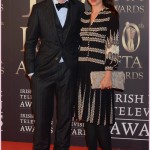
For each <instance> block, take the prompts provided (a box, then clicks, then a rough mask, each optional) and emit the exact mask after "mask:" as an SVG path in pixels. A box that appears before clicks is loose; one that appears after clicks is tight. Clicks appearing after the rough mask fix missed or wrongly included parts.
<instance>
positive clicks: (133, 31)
mask: <svg viewBox="0 0 150 150" xmlns="http://www.w3.org/2000/svg"><path fill="white" fill-rule="evenodd" d="M136 35H137V42H136ZM135 43H137V45H136V46H135ZM122 44H123V47H124V49H125V50H126V51H128V52H134V51H136V50H137V49H138V47H139V45H140V30H139V28H138V26H137V25H136V24H134V23H129V22H126V26H125V28H124V30H123V34H122Z"/></svg>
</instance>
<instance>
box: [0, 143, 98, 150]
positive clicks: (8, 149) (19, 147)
mask: <svg viewBox="0 0 150 150" xmlns="http://www.w3.org/2000/svg"><path fill="white" fill-rule="evenodd" d="M52 149H53V146H51V150H52ZM2 150H32V143H21V142H6V141H2ZM70 150H87V148H86V147H73V146H71V148H70ZM99 150H100V149H99Z"/></svg>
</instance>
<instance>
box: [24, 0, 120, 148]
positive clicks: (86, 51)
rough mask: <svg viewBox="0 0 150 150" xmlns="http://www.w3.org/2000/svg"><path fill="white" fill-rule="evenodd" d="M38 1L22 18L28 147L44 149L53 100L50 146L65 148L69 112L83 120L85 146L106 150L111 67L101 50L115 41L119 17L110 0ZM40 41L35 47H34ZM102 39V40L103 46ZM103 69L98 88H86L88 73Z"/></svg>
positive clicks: (110, 122) (110, 116) (111, 94)
mask: <svg viewBox="0 0 150 150" xmlns="http://www.w3.org/2000/svg"><path fill="white" fill-rule="evenodd" d="M88 2H89V4H90V5H91V7H92V11H85V12H84V5H83V4H82V3H81V2H79V1H78V0H44V1H42V2H40V3H37V4H35V5H34V6H33V9H32V13H31V15H30V17H29V20H28V28H27V33H26V43H25V66H26V71H27V74H28V76H29V78H30V82H31V89H32V97H33V99H32V108H33V114H34V117H35V132H34V139H33V149H34V150H49V147H50V141H51V140H50V125H51V120H52V117H53V108H54V100H55V99H56V101H57V102H56V108H57V109H56V113H57V115H56V116H57V124H56V131H55V142H54V150H69V146H70V136H71V121H72V116H73V113H74V110H73V105H75V116H76V118H77V119H78V120H79V121H84V122H85V131H86V132H85V133H86V135H85V138H86V142H87V146H88V149H89V150H96V149H97V141H98V142H99V144H100V146H101V147H102V149H103V150H111V135H110V129H109V127H110V125H113V124H114V121H115V120H114V91H113V90H112V88H111V87H112V81H111V71H112V70H114V69H116V66H115V65H114V64H115V63H113V59H111V58H110V57H107V53H106V51H107V49H109V51H112V52H113V50H114V45H116V44H118V29H119V16H118V13H117V12H116V10H115V8H114V6H113V2H112V1H111V0H88ZM38 40H40V46H39V51H38V52H37V53H36V50H35V49H36V45H37V43H38ZM106 43H107V44H106ZM91 71H105V76H104V78H103V80H102V81H101V83H100V89H96V90H94V89H91V82H90V72H91Z"/></svg>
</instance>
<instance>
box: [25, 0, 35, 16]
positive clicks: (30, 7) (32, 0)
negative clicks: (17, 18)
mask: <svg viewBox="0 0 150 150" xmlns="http://www.w3.org/2000/svg"><path fill="white" fill-rule="evenodd" d="M36 1H37V0H30V1H29V12H28V13H27V14H25V15H22V17H29V16H30V13H31V11H32V7H33V5H34V4H36Z"/></svg>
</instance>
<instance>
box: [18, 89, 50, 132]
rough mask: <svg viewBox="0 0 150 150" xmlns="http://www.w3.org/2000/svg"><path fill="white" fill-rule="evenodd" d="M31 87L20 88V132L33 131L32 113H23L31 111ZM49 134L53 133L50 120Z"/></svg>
mask: <svg viewBox="0 0 150 150" xmlns="http://www.w3.org/2000/svg"><path fill="white" fill-rule="evenodd" d="M31 100H32V95H31V89H20V109H21V112H23V113H20V132H22V133H33V132H34V123H35V120H34V115H33V114H31V112H30V113H25V112H26V111H28V112H29V111H31V105H32V101H31ZM50 132H51V134H52V133H53V121H52V122H51V131H50Z"/></svg>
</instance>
